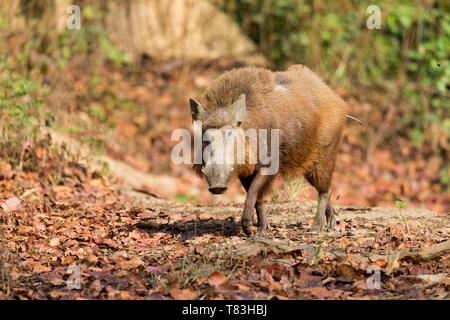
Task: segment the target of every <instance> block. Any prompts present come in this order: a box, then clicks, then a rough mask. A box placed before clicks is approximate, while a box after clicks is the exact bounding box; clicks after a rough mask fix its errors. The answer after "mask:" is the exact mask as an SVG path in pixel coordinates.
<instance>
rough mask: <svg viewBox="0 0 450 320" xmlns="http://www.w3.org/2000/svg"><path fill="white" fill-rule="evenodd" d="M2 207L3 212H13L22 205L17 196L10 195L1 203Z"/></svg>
mask: <svg viewBox="0 0 450 320" xmlns="http://www.w3.org/2000/svg"><path fill="white" fill-rule="evenodd" d="M2 209H3V211H5V212H14V211H19V210H21V209H22V205H21V203H20V200H19V199H18V198H17V197H11V198H9V199H8V200H6V201H5V202H4V203H3V204H2Z"/></svg>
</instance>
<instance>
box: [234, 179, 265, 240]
mask: <svg viewBox="0 0 450 320" xmlns="http://www.w3.org/2000/svg"><path fill="white" fill-rule="evenodd" d="M240 180H241V183H242V185H243V186H244V188H245V190H246V191H247V197H246V198H245V205H244V213H243V216H242V229H243V230H244V233H245V234H247V235H251V234H252V227H251V220H252V216H253V210H254V209H256V214H257V216H258V234H259V235H263V234H264V233H265V231H266V229H267V225H268V222H267V216H266V213H265V211H264V210H263V206H262V203H261V202H262V198H263V195H264V193H265V191H266V190H267V189H268V188H269V186H270V184H271V182H272V181H273V176H262V175H252V176H249V177H244V178H241V179H240Z"/></svg>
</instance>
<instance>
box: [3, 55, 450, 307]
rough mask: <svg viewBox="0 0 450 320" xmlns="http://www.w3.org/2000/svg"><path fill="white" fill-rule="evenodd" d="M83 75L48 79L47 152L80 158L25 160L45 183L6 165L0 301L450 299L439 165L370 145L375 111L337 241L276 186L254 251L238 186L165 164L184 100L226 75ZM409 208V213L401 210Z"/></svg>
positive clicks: (345, 163) (411, 148)
mask: <svg viewBox="0 0 450 320" xmlns="http://www.w3.org/2000/svg"><path fill="white" fill-rule="evenodd" d="M75 59H76V58H75ZM83 63H84V62H83V61H81V62H78V63H77V61H71V64H70V67H68V68H69V69H68V70H67V72H54V73H49V74H53V75H54V77H51V76H49V77H48V78H47V79H46V81H45V82H46V83H48V87H49V89H50V90H51V92H52V94H51V95H48V96H46V97H45V98H43V100H44V102H45V104H46V105H48V106H49V108H50V109H51V111H52V112H53V115H54V117H55V126H54V128H53V129H52V130H54V131H53V132H51V135H52V140H53V141H54V142H65V143H66V145H67V146H68V147H71V148H72V149H73V150H72V151H75V152H74V153H76V156H75V157H67V156H61V157H56V158H52V157H51V156H50V150H49V148H48V144H47V145H45V143H44V146H38V145H32V143H31V142H29V141H26V143H24V144H23V146H21V145H19V148H22V149H23V150H21V151H22V154H23V155H25V158H27V157H28V156H29V158H31V159H34V160H33V161H35V162H36V163H33V165H34V166H35V168H32V170H28V171H27V170H20V168H12V167H11V166H10V165H9V164H8V159H6V160H5V159H0V213H1V220H0V299H400V298H411V299H449V298H450V294H449V288H450V279H449V274H450V255H449V253H448V247H447V244H448V239H449V235H450V215H449V208H450V197H449V196H448V189H445V188H444V187H443V186H442V185H441V184H440V182H439V172H440V171H439V170H440V167H441V166H442V163H443V161H444V160H443V159H442V158H440V157H438V156H437V155H435V154H433V153H432V152H431V150H430V148H429V146H428V147H427V146H424V147H422V148H418V147H416V146H415V145H414V144H413V143H412V142H411V141H409V140H408V139H406V138H400V137H398V136H397V137H396V138H395V139H393V140H392V139H391V141H387V140H386V141H385V143H383V144H382V143H381V142H380V141H384V140H382V139H381V138H380V137H378V140H379V141H378V144H373V143H372V142H371V141H372V140H370V139H368V138H367V137H369V136H370V135H371V134H375V135H377V134H378V133H377V132H376V128H377V124H379V123H381V122H382V121H383V115H382V114H380V113H379V112H375V111H376V110H377V108H375V107H373V106H372V107H371V106H368V105H367V104H362V105H359V104H357V103H351V104H352V106H353V108H354V110H353V111H354V112H352V114H354V115H356V116H358V117H360V115H364V117H366V116H367V117H366V118H365V120H366V121H367V126H365V127H361V126H358V125H354V124H349V126H348V128H347V129H346V130H345V134H344V137H343V143H342V146H341V149H340V154H339V156H338V163H337V167H336V172H335V175H334V180H333V183H334V186H335V189H334V190H333V195H332V201H333V202H334V203H335V204H336V208H337V209H338V220H339V223H338V225H337V228H336V230H334V231H330V232H326V233H321V234H316V233H310V232H308V227H309V225H310V224H311V223H312V218H313V216H314V212H315V206H316V202H315V201H313V200H312V199H314V198H315V194H314V192H313V191H312V189H311V188H310V187H308V186H307V185H303V184H300V185H296V186H294V185H292V184H289V183H288V184H283V183H282V182H281V181H277V182H276V183H275V186H274V191H273V193H272V197H271V199H268V200H267V203H266V204H267V206H268V210H269V221H270V229H269V232H268V234H267V236H266V238H248V237H245V236H244V234H243V233H242V231H241V228H240V218H241V211H242V204H243V199H244V197H245V193H244V191H243V189H242V188H241V187H240V186H239V184H238V183H237V182H236V181H234V182H232V183H231V185H230V187H229V190H228V191H227V193H226V194H225V195H223V196H220V197H218V198H215V197H212V196H211V195H210V194H209V193H208V191H207V188H205V187H204V182H203V181H202V180H201V178H199V177H197V176H196V175H194V174H193V173H192V170H190V168H189V166H176V165H175V164H173V163H172V161H171V159H170V154H171V148H172V147H173V145H174V144H176V142H175V141H171V133H172V132H173V130H174V129H175V128H189V125H190V124H191V120H190V114H189V110H188V105H187V103H186V101H188V100H187V98H188V97H189V96H193V97H197V96H198V95H199V94H200V93H201V91H203V90H204V88H205V87H206V86H207V84H208V83H210V81H211V80H212V79H213V78H214V77H216V76H217V74H219V73H220V72H221V71H222V69H229V68H230V67H231V66H230V65H227V66H224V67H221V68H218V67H217V66H213V67H210V66H205V67H203V68H197V69H195V68H193V69H186V70H185V68H182V70H181V71H175V72H172V71H171V70H170V66H165V65H163V66H161V65H159V64H158V65H156V67H157V69H154V68H156V67H155V66H150V67H148V68H147V69H146V67H145V66H141V67H140V68H139V70H138V71H131V70H122V69H119V70H117V69H115V68H113V67H112V66H108V65H107V66H104V67H101V68H100V69H99V70H97V69H91V68H87V67H86V65H85V64H83ZM152 68H153V69H152ZM166 69H167V70H169V71H167V70H166ZM86 70H89V72H86ZM340 94H341V95H343V96H345V92H344V93H342V92H340ZM345 98H346V99H347V100H351V97H345ZM353 102H355V101H353ZM392 135H393V136H394V134H392ZM86 145H89V147H87V148H85V146H86ZM369 145H371V146H372V147H371V149H372V152H371V153H370V155H368V152H367V148H368V146H369ZM19 153H20V152H19ZM2 156H3V155H2ZM104 163H107V165H104ZM289 189H290V190H289ZM289 193H291V196H289ZM399 198H401V199H403V200H408V201H409V202H408V205H407V207H406V208H404V209H397V208H395V201H396V200H397V199H399ZM293 199H298V200H297V201H292V200H293ZM288 200H289V201H288ZM377 206H382V207H383V208H380V207H377ZM426 208H429V209H432V210H433V211H430V210H427V209H426ZM436 246H437V247H436ZM442 246H444V248H442ZM421 249H422V250H425V251H420V250H421ZM408 250H419V251H418V253H419V255H417V254H418V253H417V252H415V251H414V252H412V253H410V254H406V253H407V251H408ZM430 252H431V253H432V255H431V256H429V255H427V254H428V253H430ZM436 252H437V253H436Z"/></svg>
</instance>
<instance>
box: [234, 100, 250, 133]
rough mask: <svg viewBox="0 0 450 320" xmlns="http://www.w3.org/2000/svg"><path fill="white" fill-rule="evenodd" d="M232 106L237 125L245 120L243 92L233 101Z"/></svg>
mask: <svg viewBox="0 0 450 320" xmlns="http://www.w3.org/2000/svg"><path fill="white" fill-rule="evenodd" d="M233 108H234V112H235V119H236V124H237V125H238V126H239V125H240V124H241V122H243V121H244V120H245V117H246V113H247V111H246V103H245V93H243V94H241V95H240V96H239V98H237V100H236V101H235V102H234V103H233Z"/></svg>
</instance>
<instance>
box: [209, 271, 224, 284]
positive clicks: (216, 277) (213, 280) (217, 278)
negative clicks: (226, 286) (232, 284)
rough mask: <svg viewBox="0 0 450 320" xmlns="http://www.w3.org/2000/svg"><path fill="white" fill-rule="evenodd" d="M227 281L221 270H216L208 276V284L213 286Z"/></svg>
mask: <svg viewBox="0 0 450 320" xmlns="http://www.w3.org/2000/svg"><path fill="white" fill-rule="evenodd" d="M226 281H227V278H226V277H225V276H224V275H223V274H222V273H221V272H219V271H214V272H213V273H211V274H210V275H209V277H208V284H209V285H210V286H213V287H218V286H220V285H221V284H223V283H225V282H226Z"/></svg>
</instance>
